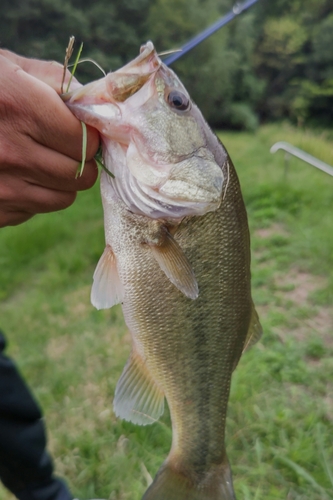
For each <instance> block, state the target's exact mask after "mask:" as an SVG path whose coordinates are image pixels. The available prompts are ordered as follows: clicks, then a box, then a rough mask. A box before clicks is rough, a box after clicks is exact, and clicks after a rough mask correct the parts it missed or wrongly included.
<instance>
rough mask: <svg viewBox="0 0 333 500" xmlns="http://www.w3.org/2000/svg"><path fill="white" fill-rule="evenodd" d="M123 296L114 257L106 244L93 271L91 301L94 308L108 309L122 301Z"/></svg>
mask: <svg viewBox="0 0 333 500" xmlns="http://www.w3.org/2000/svg"><path fill="white" fill-rule="evenodd" d="M123 296H124V291H123V287H122V284H121V282H120V279H119V275H118V271H117V265H116V257H115V255H114V253H113V251H112V248H111V247H110V245H106V247H105V250H104V252H103V254H102V256H101V258H100V259H99V262H98V264H97V267H96V270H95V272H94V282H93V286H92V289H91V297H90V298H91V303H92V305H93V306H95V307H96V309H108V308H109V307H112V306H114V305H116V304H119V303H120V302H122V300H123Z"/></svg>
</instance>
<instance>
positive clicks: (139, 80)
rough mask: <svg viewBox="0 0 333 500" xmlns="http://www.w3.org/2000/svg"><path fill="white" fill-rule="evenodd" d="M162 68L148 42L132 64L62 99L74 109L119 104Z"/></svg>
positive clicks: (152, 46) (62, 96) (68, 93)
mask: <svg viewBox="0 0 333 500" xmlns="http://www.w3.org/2000/svg"><path fill="white" fill-rule="evenodd" d="M161 65H162V61H161V60H160V58H159V57H158V55H157V53H156V50H155V47H154V45H153V43H152V42H150V41H149V42H147V43H146V44H144V45H142V46H141V47H140V53H139V55H138V56H137V57H136V58H135V59H133V61H130V62H129V63H128V64H126V65H125V66H123V67H122V68H120V69H118V70H117V71H114V72H111V73H108V74H107V75H106V77H104V78H101V79H100V80H97V81H95V82H91V83H88V84H87V85H83V86H82V87H80V88H79V89H76V90H73V91H71V92H67V93H65V94H62V95H61V98H62V100H63V101H64V102H65V103H66V104H67V106H69V107H73V108H77V107H84V106H89V105H101V104H105V103H112V104H114V105H116V104H117V103H118V102H119V103H120V102H124V101H126V99H128V98H129V97H131V96H132V95H133V94H135V93H136V92H138V91H139V90H140V89H141V88H142V87H143V85H144V84H145V83H146V82H147V81H148V80H149V78H150V77H151V76H152V75H153V74H155V73H156V72H157V71H158V69H159V68H160V67H161Z"/></svg>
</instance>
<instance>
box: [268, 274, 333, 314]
mask: <svg viewBox="0 0 333 500" xmlns="http://www.w3.org/2000/svg"><path fill="white" fill-rule="evenodd" d="M274 282H275V284H276V287H277V288H278V289H280V290H282V291H283V295H284V297H285V298H286V299H287V300H291V301H292V302H294V303H295V304H296V305H298V306H304V305H306V303H307V302H308V301H309V298H310V294H311V293H313V292H314V291H315V290H318V289H320V288H323V287H324V286H325V284H326V280H325V278H323V277H322V276H314V275H313V274H309V273H305V272H303V271H300V270H298V269H291V270H290V271H289V272H288V273H287V274H283V275H282V276H281V275H280V276H276V277H275V279H274Z"/></svg>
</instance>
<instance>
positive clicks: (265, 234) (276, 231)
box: [254, 224, 289, 239]
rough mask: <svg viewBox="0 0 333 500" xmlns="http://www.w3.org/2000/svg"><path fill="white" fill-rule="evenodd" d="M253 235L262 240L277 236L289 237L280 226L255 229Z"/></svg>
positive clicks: (273, 225)
mask: <svg viewBox="0 0 333 500" xmlns="http://www.w3.org/2000/svg"><path fill="white" fill-rule="evenodd" d="M254 234H255V235H256V236H259V238H262V239H267V238H271V237H272V236H277V235H279V236H289V233H288V232H287V230H286V229H285V227H284V226H283V225H282V224H272V225H271V226H269V227H263V228H260V229H257V230H256V231H255V233H254Z"/></svg>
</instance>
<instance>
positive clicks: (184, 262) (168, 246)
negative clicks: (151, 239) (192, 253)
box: [149, 229, 199, 299]
mask: <svg viewBox="0 0 333 500" xmlns="http://www.w3.org/2000/svg"><path fill="white" fill-rule="evenodd" d="M149 245H150V248H151V251H152V253H153V255H154V257H155V259H156V260H157V262H158V264H159V266H160V268H161V269H162V271H163V272H164V273H165V274H166V275H167V277H168V278H169V280H170V281H171V283H173V284H174V285H175V286H176V287H177V288H178V290H180V291H181V292H182V293H183V294H184V295H186V297H189V298H190V299H196V298H197V297H198V295H199V288H198V283H197V280H196V278H195V275H194V271H193V269H192V266H191V264H190V263H189V261H188V259H187V257H186V255H185V253H184V252H183V250H182V249H181V248H180V246H179V245H178V243H177V242H176V240H175V239H174V238H173V236H172V235H171V234H170V233H169V231H168V230H167V229H166V230H165V233H164V238H163V240H162V242H161V243H160V244H149Z"/></svg>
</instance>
